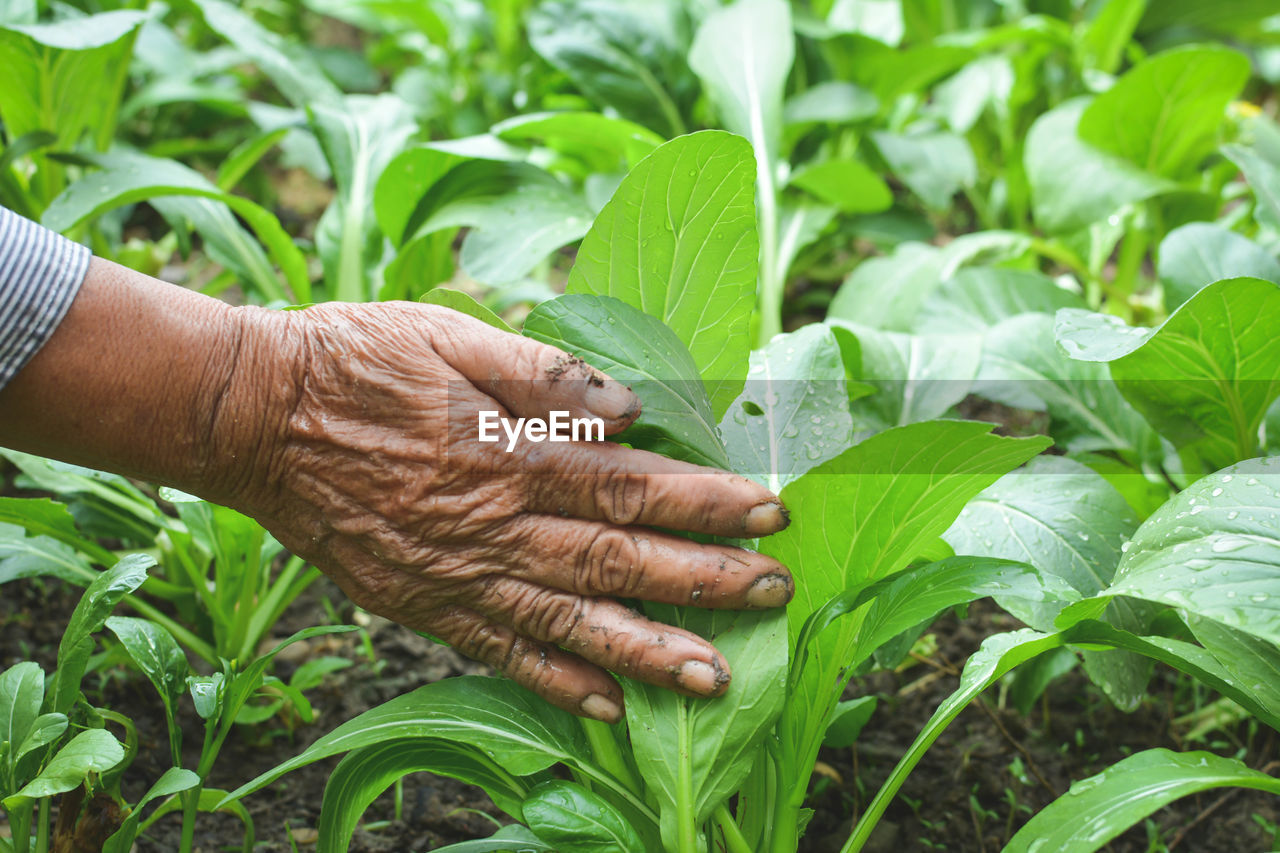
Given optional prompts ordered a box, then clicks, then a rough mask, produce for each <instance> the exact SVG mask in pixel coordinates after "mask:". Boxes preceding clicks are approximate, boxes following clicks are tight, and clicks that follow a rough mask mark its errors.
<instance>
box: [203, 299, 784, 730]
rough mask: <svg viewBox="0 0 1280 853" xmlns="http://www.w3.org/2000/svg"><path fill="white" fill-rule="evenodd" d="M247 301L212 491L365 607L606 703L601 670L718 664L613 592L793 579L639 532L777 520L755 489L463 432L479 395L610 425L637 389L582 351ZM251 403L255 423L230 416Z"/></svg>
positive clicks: (399, 306)
mask: <svg viewBox="0 0 1280 853" xmlns="http://www.w3.org/2000/svg"><path fill="white" fill-rule="evenodd" d="M248 316H249V320H248V322H246V323H245V331H244V333H243V337H242V340H241V352H240V355H239V356H238V358H237V366H236V368H235V372H234V374H233V376H232V380H231V382H230V383H229V384H228V386H227V389H226V391H225V392H224V393H223V394H222V398H221V399H220V400H219V403H218V406H217V409H216V411H217V413H218V414H217V417H216V419H215V429H216V431H217V435H219V436H220V438H219V439H218V443H219V444H220V445H221V446H222V447H224V448H229V450H228V451H227V452H226V453H224V456H223V458H224V459H225V460H226V461H227V463H228V464H227V465H226V466H225V470H224V471H221V472H219V473H218V478H219V482H218V486H219V489H218V490H221V491H223V492H224V493H225V494H226V496H227V498H228V502H229V503H231V504H232V505H233V506H237V508H239V509H241V510H242V511H244V512H246V513H248V514H250V515H252V516H254V517H255V518H257V519H258V520H259V521H260V522H261V523H262V524H263V525H264V526H265V527H267V529H269V530H270V531H272V533H274V534H275V535H276V536H277V538H279V539H280V541H281V542H282V543H283V544H284V545H285V546H286V547H288V548H289V549H290V550H291V551H293V552H294V553H296V554H299V555H300V556H302V557H304V558H306V559H308V560H310V561H311V562H313V563H314V564H315V565H316V566H318V567H320V568H321V569H323V570H324V571H325V572H326V573H327V574H329V575H330V576H331V577H333V578H334V580H336V581H337V583H338V584H339V585H340V586H341V587H342V589H343V590H344V591H345V592H346V593H347V594H348V595H349V596H350V597H351V598H352V599H353V600H354V601H356V602H357V603H358V604H359V605H361V606H362V607H364V608H365V609H367V610H369V611H371V612H373V613H378V614H380V615H383V616H386V617H388V618H390V619H393V620H395V621H396V622H399V623H401V624H403V625H406V626H408V627H410V628H414V629H417V630H421V631H425V632H429V633H430V634H432V635H434V636H437V637H440V638H441V639H443V640H445V641H446V642H448V643H450V644H452V645H453V646H455V647H456V648H457V649H458V650H459V651H461V652H463V653H464V654H467V655H469V656H471V657H474V658H477V659H479V660H482V661H484V662H486V663H489V664H490V665H492V666H494V667H495V668H496V669H498V670H500V671H501V672H503V673H505V674H506V675H508V676H510V677H511V678H513V679H514V680H516V681H517V682H519V683H520V684H523V685H524V686H526V687H528V688H530V689H532V690H534V691H536V692H537V693H539V694H541V695H542V696H543V697H545V698H546V699H548V700H549V701H551V702H552V703H554V704H555V705H557V706H559V707H561V708H564V709H565V710H568V711H571V712H573V713H575V714H584V715H587V716H591V717H596V718H599V719H603V720H607V721H610V722H613V721H616V720H617V719H619V718H620V716H621V713H622V691H621V690H620V688H619V687H618V685H617V684H616V682H615V681H614V680H613V679H612V678H611V677H610V676H609V675H608V674H607V673H606V672H605V669H609V670H613V671H614V672H618V673H621V674H623V675H626V676H628V677H631V678H636V679H640V680H642V681H646V682H650V683H653V684H657V685H661V686H663V687H668V688H671V689H674V690H678V691H680V692H683V693H686V694H688V695H694V696H713V695H717V694H719V693H721V692H723V690H724V689H725V687H726V686H727V684H728V680H729V671H728V666H727V664H726V663H725V661H724V659H723V658H722V657H721V656H720V654H719V653H718V652H717V651H716V650H715V649H714V648H713V647H712V646H711V645H710V644H709V643H707V642H706V641H704V640H702V639H701V638H699V637H697V636H696V635H694V634H691V633H689V632H687V631H683V630H680V629H677V628H674V627H670V626H667V625H663V624H659V623H655V622H653V621H650V620H648V619H646V618H644V617H643V616H641V615H639V614H638V613H636V612H635V611H633V610H631V609H629V608H627V607H625V606H623V605H622V604H620V603H618V602H617V601H615V600H613V597H614V596H617V597H625V598H638V599H646V600H651V601H660V602H666V603H670V604H693V605H697V606H701V607H723V608H761V607H774V606H779V605H782V604H785V603H786V602H787V600H788V599H789V598H790V597H791V592H792V582H791V578H790V575H789V574H788V573H787V571H786V569H784V568H783V567H782V566H781V565H779V564H778V563H777V562H776V561H774V560H772V559H770V558H768V557H765V556H763V555H761V554H756V553H753V552H749V551H745V550H742V549H740V548H732V547H724V546H719V545H703V544H698V543H694V542H691V541H689V540H687V539H684V538H681V537H677V536H674V535H671V534H668V533H663V532H659V531H657V530H654V529H652V528H655V527H657V528H668V529H674V530H687V531H696V532H701V533H709V534H717V535H720V536H735V537H755V536H762V535H766V534H769V533H773V532H776V531H778V530H780V529H782V528H783V527H785V526H786V513H785V511H784V510H783V509H782V506H781V504H780V503H779V502H778V500H777V498H776V497H775V496H774V495H773V494H771V493H770V492H769V491H767V490H766V489H764V488H763V487H761V486H759V485H756V484H755V483H752V482H750V481H749V480H746V479H744V478H741V477H737V476H734V475H731V474H728V473H725V472H718V471H711V470H709V469H706V468H699V467H697V466H693V465H688V464H685V463H682V462H676V461H673V460H669V459H665V458H663V457H660V456H657V455H655V454H651V453H646V452H644V451H639V450H632V449H628V448H624V447H621V446H619V445H616V444H612V443H583V442H576V443H571V444H570V443H532V442H523V441H522V442H520V443H519V444H518V445H517V446H516V447H515V449H514V451H513V452H511V453H508V452H506V438H505V435H504V436H503V439H502V441H501V442H500V443H498V444H481V443H480V442H479V441H478V440H477V438H478V435H477V423H478V413H479V412H480V411H481V410H493V411H498V412H499V413H500V414H501V415H502V416H504V417H505V416H509V415H513V416H516V417H520V416H524V417H544V418H545V417H547V416H548V413H549V412H550V411H551V410H567V411H568V412H569V413H570V415H571V416H572V417H599V418H601V419H603V420H604V423H605V431H606V433H608V434H613V433H617V432H619V431H621V430H622V429H624V428H626V427H627V426H628V425H629V424H630V423H631V422H632V421H633V420H634V419H635V418H636V416H637V415H638V413H639V405H640V404H639V401H638V400H637V399H636V397H635V396H634V395H633V394H632V393H631V391H630V390H628V389H627V388H626V387H624V386H622V385H620V384H618V383H616V382H613V381H612V380H607V379H605V378H604V377H603V375H602V374H599V373H597V372H596V371H594V370H593V369H592V368H590V367H588V366H587V365H585V364H584V363H583V362H581V361H579V360H577V359H572V358H570V357H569V356H567V355H566V354H564V353H563V352H561V351H559V350H557V349H555V348H553V347H549V346H546V345H543V344H540V343H538V342H536V341H532V340H529V339H526V338H521V337H519V336H515V335H511V334H507V333H504V332H501V331H498V330H496V329H493V328H491V327H489V326H487V325H485V324H484V323H481V322H479V321H477V320H474V319H473V318H471V317H467V316H465V315H462V314H459V313H457V312H454V311H450V310H448V309H445V308H439V307H434V306H426V305H416V304H412V303H382V304H370V305H344V304H328V305H321V306H317V307H314V308H310V309H308V310H306V311H298V312H262V311H255V310H250V311H249V312H248ZM263 410H265V411H268V412H272V413H273V414H272V415H271V416H270V417H269V419H268V422H267V423H266V424H265V425H263V424H262V423H260V422H258V421H255V420H254V419H253V418H247V419H246V418H244V417H242V414H241V413H244V412H258V411H263ZM246 455H247V456H249V457H251V458H249V459H246V458H245V457H246Z"/></svg>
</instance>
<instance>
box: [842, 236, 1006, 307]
mask: <svg viewBox="0 0 1280 853" xmlns="http://www.w3.org/2000/svg"><path fill="white" fill-rule="evenodd" d="M1028 246H1030V240H1029V238H1028V237H1027V235H1025V234H1019V233H1015V232H1012V231H980V232H977V233H975V234H965V235H963V236H961V237H957V238H956V239H955V240H953V241H951V242H950V243H948V244H947V246H946V247H945V248H937V247H935V246H929V245H926V244H923V243H914V242H912V243H903V244H901V245H899V246H898V247H897V248H896V249H895V250H894V252H893V254H892V255H887V256H884V257H877V258H870V259H869V260H866V261H863V262H862V263H861V264H859V265H858V267H857V268H856V269H855V270H854V271H853V274H852V275H850V276H849V278H847V279H846V280H845V281H844V283H843V284H841V285H840V289H839V290H838V291H837V292H836V295H835V298H834V299H833V300H832V301H831V306H830V307H829V308H828V309H827V317H828V318H829V319H838V320H847V321H849V322H850V323H858V324H860V325H863V326H869V327H871V328H874V329H885V330H892V331H896V332H908V331H911V329H912V328H913V326H914V324H915V322H916V317H917V315H918V314H919V313H920V311H921V309H922V308H923V307H924V306H925V305H927V304H928V302H929V300H930V299H931V298H932V295H933V294H934V293H935V292H936V291H937V290H938V288H939V287H940V286H941V285H942V283H943V282H944V281H947V280H948V279H950V278H951V277H952V276H954V275H955V274H956V273H957V272H959V270H960V269H961V268H962V267H964V266H966V265H969V264H978V263H986V262H994V261H999V260H1004V259H1006V258H1011V257H1017V256H1019V255H1021V254H1022V253H1023V252H1025V251H1026V249H1027V248H1028Z"/></svg>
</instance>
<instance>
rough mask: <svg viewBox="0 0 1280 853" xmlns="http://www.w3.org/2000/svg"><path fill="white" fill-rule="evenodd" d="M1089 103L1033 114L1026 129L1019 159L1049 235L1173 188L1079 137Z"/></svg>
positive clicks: (1038, 221)
mask: <svg viewBox="0 0 1280 853" xmlns="http://www.w3.org/2000/svg"><path fill="white" fill-rule="evenodd" d="M1089 103H1090V102H1089V100H1088V99H1086V98H1077V99H1075V100H1071V101H1067V102H1066V103H1064V104H1062V105H1060V106H1058V107H1055V108H1054V109H1052V110H1050V111H1049V112H1047V113H1045V114H1043V115H1042V116H1040V117H1039V118H1038V119H1036V121H1035V123H1034V124H1032V125H1031V130H1030V131H1029V132H1028V134H1027V145H1026V151H1025V154H1024V159H1025V161H1026V170H1027V180H1028V181H1029V182H1030V184H1031V199H1032V206H1033V208H1034V211H1035V220H1036V224H1037V225H1039V226H1040V227H1041V228H1043V229H1044V230H1045V231H1047V232H1049V233H1052V234H1062V233H1067V232H1071V231H1078V230H1080V229H1081V228H1084V227H1086V226H1088V225H1091V224H1092V223H1094V222H1097V221H1099V220H1101V219H1106V218H1107V217H1108V216H1110V215H1111V214H1113V213H1115V212H1116V211H1118V210H1119V209H1120V208H1122V207H1124V206H1125V205H1127V204H1132V203H1133V202H1138V201H1142V200H1144V199H1148V198H1151V197H1152V196H1155V195H1159V194H1161V193H1165V192H1170V191H1172V190H1174V189H1175V188H1176V185H1175V184H1173V183H1172V182H1171V181H1169V180H1168V179H1166V178H1163V177H1160V176H1158V175H1154V174H1151V173H1150V172H1146V171H1144V170H1142V169H1140V168H1138V167H1137V166H1134V165H1133V164H1132V163H1130V162H1129V161H1127V160H1125V159H1123V158H1121V157H1118V156H1116V155H1115V154H1111V153H1108V152H1107V151H1104V150H1102V149H1100V148H1096V147H1094V146H1092V145H1090V144H1088V143H1087V142H1084V141H1083V140H1082V139H1080V137H1078V136H1077V135H1076V126H1077V124H1079V123H1080V121H1081V116H1082V114H1083V113H1084V112H1085V109H1086V107H1088V106H1089ZM1064 164H1070V168H1067V167H1066V166H1065V165H1064Z"/></svg>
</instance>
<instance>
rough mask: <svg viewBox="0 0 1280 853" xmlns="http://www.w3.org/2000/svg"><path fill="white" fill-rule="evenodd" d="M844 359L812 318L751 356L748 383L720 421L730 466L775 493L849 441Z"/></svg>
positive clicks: (829, 335)
mask: <svg viewBox="0 0 1280 853" xmlns="http://www.w3.org/2000/svg"><path fill="white" fill-rule="evenodd" d="M848 400H849V392H848V389H847V388H846V385H845V368H844V362H843V361H842V360H841V357H840V347H839V345H838V344H837V343H836V340H835V336H834V335H833V334H832V332H831V330H830V329H828V328H827V327H825V326H823V325H820V324H811V325H808V326H804V327H803V328H801V329H797V330H796V331H794V332H790V333H788V334H785V335H779V336H778V337H776V338H774V339H773V340H772V341H770V342H769V343H768V344H767V345H766V346H765V348H764V349H762V350H757V351H756V352H753V353H752V354H751V367H750V368H749V370H748V371H747V385H746V388H745V389H743V392H742V395H741V396H739V397H738V399H737V400H735V401H734V402H733V405H732V406H730V407H729V411H728V412H726V413H725V416H724V419H723V420H722V421H721V422H720V435H721V437H722V438H723V439H724V444H725V448H726V449H727V450H728V452H729V462H730V466H729V467H730V468H731V470H733V471H736V472H737V473H739V474H744V475H746V476H748V477H752V478H753V479H756V480H758V481H759V482H761V483H763V484H764V485H766V486H768V487H769V489H770V490H772V491H773V492H774V493H775V494H776V493H777V492H778V491H779V490H780V489H781V488H782V487H783V486H785V485H786V484H788V483H790V482H791V481H792V480H794V479H795V478H796V477H799V476H800V475H801V474H803V473H804V472H805V471H808V470H809V469H810V468H812V467H813V466H815V465H817V464H819V463H821V462H825V461H826V460H827V459H830V458H831V457H832V456H834V455H836V454H837V453H839V452H841V451H842V450H844V449H845V447H846V446H847V445H848V443H849V437H850V435H851V432H852V429H853V419H852V418H851V417H850V416H849V408H848Z"/></svg>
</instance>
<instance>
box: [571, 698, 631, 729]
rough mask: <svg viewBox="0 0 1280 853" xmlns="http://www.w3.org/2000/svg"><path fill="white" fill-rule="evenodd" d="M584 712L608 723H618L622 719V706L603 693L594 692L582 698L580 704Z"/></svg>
mask: <svg viewBox="0 0 1280 853" xmlns="http://www.w3.org/2000/svg"><path fill="white" fill-rule="evenodd" d="M579 707H580V708H582V713H584V714H586V715H587V716H588V717H592V718H594V719H597V720H603V721H604V722H606V723H616V722H618V720H620V719H622V706H621V705H619V704H618V703H617V702H615V701H613V700H612V699H610V698H609V697H608V696H605V695H604V694H603V693H592V694H591V695H590V696H588V697H587V698H586V699H583V700H582V704H581V705H580V706H579Z"/></svg>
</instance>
